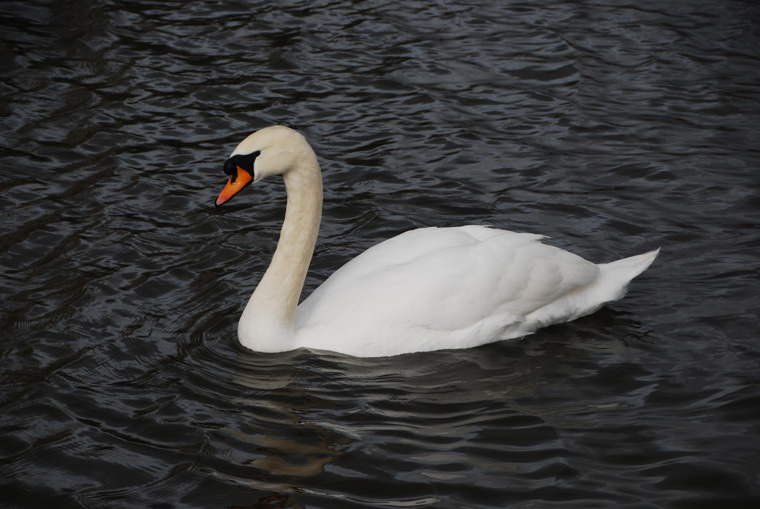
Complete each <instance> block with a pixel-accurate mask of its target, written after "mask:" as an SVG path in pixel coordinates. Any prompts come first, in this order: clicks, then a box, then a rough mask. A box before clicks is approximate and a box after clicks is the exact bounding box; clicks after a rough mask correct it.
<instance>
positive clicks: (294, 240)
mask: <svg viewBox="0 0 760 509" xmlns="http://www.w3.org/2000/svg"><path fill="white" fill-rule="evenodd" d="M283 178H284V179H285V190H286V192H287V195H288V201H287V206H286V209H285V221H284V222H283V224H282V230H281V231H280V240H279V241H278V243H277V249H276V250H275V252H274V256H273V257H272V263H271V264H270V265H269V268H268V269H267V271H266V273H264V276H263V277H262V278H261V281H260V282H259V285H258V286H257V287H256V291H254V292H253V295H252V296H251V299H250V300H249V301H248V304H247V305H246V307H245V310H244V311H243V315H242V317H241V318H240V323H239V324H238V336H239V338H240V342H241V343H242V344H243V345H244V346H247V347H249V348H251V349H253V350H255V351H259V352H279V351H283V350H289V349H292V348H296V347H297V345H295V316H296V308H297V307H298V299H299V296H300V295H301V290H302V289H303V283H304V280H305V279H306V272H307V271H308V269H309V263H310V262H311V256H312V254H313V253H314V245H315V244H316V242H317V235H318V233H319V222H320V220H321V218H322V176H321V173H320V171H319V163H318V162H317V158H316V156H315V155H314V153H313V151H311V150H309V151H308V153H304V154H303V157H301V158H300V161H299V164H298V166H295V167H294V168H293V169H291V170H290V171H288V172H286V173H285V174H284V175H283Z"/></svg>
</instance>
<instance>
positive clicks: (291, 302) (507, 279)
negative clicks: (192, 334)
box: [217, 126, 659, 357]
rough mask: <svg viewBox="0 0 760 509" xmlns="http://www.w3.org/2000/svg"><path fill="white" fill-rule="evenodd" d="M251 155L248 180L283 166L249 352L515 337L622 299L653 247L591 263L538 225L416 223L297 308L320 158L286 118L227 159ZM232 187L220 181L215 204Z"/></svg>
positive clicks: (375, 351) (394, 350)
mask: <svg viewBox="0 0 760 509" xmlns="http://www.w3.org/2000/svg"><path fill="white" fill-rule="evenodd" d="M249 155H252V158H253V161H252V164H253V168H252V169H253V176H252V180H253V181H254V182H255V181H258V180H259V179H261V178H262V177H264V176H267V175H273V174H282V175H283V177H284V179H285V185H286V189H287V192H288V205H287V209H286V217H285V222H284V224H283V228H282V233H281V235H280V241H279V243H278V246H277V250H276V252H275V255H274V257H273V259H272V263H271V265H270V267H269V269H268V270H267V272H266V274H265V275H264V277H263V278H262V280H261V282H260V283H259V285H258V287H257V288H256V291H255V292H254V294H253V295H252V296H251V299H250V301H249V302H248V305H247V306H246V309H245V310H244V312H243V315H242V317H241V320H240V323H239V325H238V336H239V339H240V341H241V343H242V344H243V345H244V346H246V347H248V348H250V349H252V350H256V351H266V352H275V351H286V350H291V349H295V348H299V347H307V348H314V349H322V350H332V351H336V352H341V353H345V354H349V355H354V356H359V357H377V356H388V355H398V354H403V353H411V352H420V351H431V350H440V349H447V348H469V347H474V346H478V345H482V344H485V343H490V342H493V341H498V340H502V339H512V338H518V337H521V336H525V335H526V334H530V333H531V332H533V331H535V330H536V329H538V328H539V327H543V326H546V325H550V324H554V323H561V322H566V321H570V320H574V319H575V318H578V317H580V316H583V315H587V314H589V313H593V312H594V311H596V310H597V309H599V307H601V306H602V305H603V304H604V303H606V302H608V301H611V300H615V299H619V298H621V297H622V296H623V295H624V293H625V290H626V287H627V285H628V283H629V282H630V280H631V279H633V278H634V277H636V276H637V275H639V274H640V273H641V272H643V271H644V270H645V269H646V268H647V267H648V266H649V265H650V264H651V263H652V262H653V261H654V259H655V257H656V256H657V254H658V252H659V250H656V251H651V252H649V253H645V254H642V255H638V256H634V257H631V258H626V259H623V260H618V261H616V262H613V263H609V264H602V265H596V264H593V263H591V262H589V261H587V260H584V259H583V258H580V257H579V256H576V255H574V254H572V253H569V252H567V251H564V250H562V249H559V248H556V247H553V246H548V245H545V244H542V243H541V242H540V239H541V238H542V237H541V236H540V235H534V234H528V233H514V232H510V231H505V230H498V229H492V228H488V227H484V226H474V225H469V226H461V227H456V228H422V229H418V230H412V231H409V232H406V233H403V234H401V235H398V236H397V237H394V238H392V239H389V240H387V241H385V242H382V243H381V244H378V245H376V246H374V247H372V248H370V249H368V250H367V251H365V252H364V253H362V254H360V255H359V256H357V257H356V258H354V259H353V260H351V261H350V262H348V263H347V264H346V265H344V266H343V267H342V268H340V269H339V270H337V271H336V272H335V273H334V274H333V275H332V276H330V277H329V278H328V279H327V280H326V281H325V282H324V283H323V284H322V286H320V287H319V288H317V289H316V290H315V291H314V292H313V293H312V294H311V295H310V296H309V297H308V298H307V299H306V300H304V301H303V302H302V303H301V305H300V306H298V307H297V309H296V304H297V302H298V297H299V295H300V292H301V289H302V286H303V281H304V278H305V276H306V271H307V268H308V265H309V262H310V260H311V255H312V253H313V249H314V243H315V242H316V235H317V231H318V228H319V222H320V219H321V201H322V188H321V176H320V172H319V165H318V163H317V160H316V156H315V155H314V153H313V151H312V150H311V147H309V145H308V143H307V142H306V140H305V139H304V138H303V137H302V136H301V135H299V134H298V133H296V132H295V131H293V130H291V129H288V128H285V127H281V126H275V127H270V128H266V129H262V130H261V131H258V132H256V133H254V134H252V135H251V136H249V137H248V138H246V140H244V141H243V142H242V143H241V144H240V145H239V146H238V147H237V148H236V149H235V151H234V152H233V153H232V155H231V159H230V160H231V161H233V162H237V161H244V160H245V158H246V157H248V156H249ZM241 158H242V159H241ZM228 166H230V165H229V164H228V165H225V168H227V167H228ZM235 169H236V170H237V171H238V177H239V176H240V174H241V173H246V172H245V170H244V168H242V167H240V166H239V165H236V168H235ZM232 180H233V178H232V176H231V178H230V182H228V187H229V186H233V187H234V183H233V182H232ZM238 184H239V183H238ZM243 185H244V184H243ZM238 187H239V188H242V186H240V185H238ZM239 188H237V189H233V190H229V189H227V188H225V191H223V192H222V194H221V195H220V198H219V199H218V200H217V205H220V204H221V203H223V202H224V201H226V200H227V199H229V198H230V197H231V196H232V195H233V194H235V193H236V192H237V191H239ZM225 192H226V193H227V194H226V195H225Z"/></svg>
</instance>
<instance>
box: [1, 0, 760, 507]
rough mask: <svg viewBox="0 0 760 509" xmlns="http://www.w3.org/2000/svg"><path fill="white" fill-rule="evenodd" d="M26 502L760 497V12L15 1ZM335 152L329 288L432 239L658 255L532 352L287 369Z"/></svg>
mask: <svg viewBox="0 0 760 509" xmlns="http://www.w3.org/2000/svg"><path fill="white" fill-rule="evenodd" d="M0 23H1V24H2V30H1V31H0V62H1V63H2V81H1V82H0V123H1V124H0V125H1V128H0V213H1V214H2V221H1V222H0V235H1V236H2V237H1V238H2V241H1V244H0V271H1V272H0V274H2V276H1V279H0V306H2V307H1V308H0V327H2V336H1V337H2V340H1V341H0V377H1V378H0V507H2V508H22V507H23V508H26V507H33V508H40V507H57V508H78V507H87V508H96V507H97V508H131V507H134V508H174V507H177V508H180V507H183V508H184V507H188V508H274V507H277V508H354V507H431V508H502V507H520V508H523V507H524V508H527V507H531V508H534V507H562V508H584V509H585V508H596V507H636V508H640V507H673V508H681V507H683V508H700V507H710V508H712V507H731V508H740V507H752V508H755V507H760V505H758V504H760V387H759V386H758V382H760V333H759V331H760V327H758V315H759V314H760V292H759V290H760V284H759V281H758V279H760V278H759V277H758V275H759V274H760V259H759V257H758V254H759V253H760V195H759V194H758V193H759V192H760V129H759V128H760V6H758V4H757V3H756V2H754V1H739V0H727V1H714V0H711V1H690V2H667V1H649V0H641V1H638V2H627V1H615V0H600V1H596V2H587V1H580V2H565V1H556V0H544V1H536V2H525V1H520V2H512V1H505V2H490V1H452V2H440V1H433V0H425V1H409V2H390V1H380V0H377V1H343V0H335V1H332V2H322V1H319V2H311V1H310V2H306V1H302V2H296V1H284V2H242V1H220V2H211V1H208V2H143V1H127V0H123V1H106V0H103V1H94V2H93V1H78V0H69V1H42V0H38V1H20V0H19V1H6V2H2V4H0ZM271 124H286V125H289V126H291V127H294V128H296V129H298V130H300V131H301V132H302V133H303V134H304V135H306V136H307V138H308V139H309V140H310V142H311V143H312V145H313V146H314V148H315V150H316V152H317V154H318V155H319V158H320V163H321V165H322V169H323V172H324V181H325V187H326V191H325V205H324V220H323V224H322V229H321V233H320V239H319V241H318V244H317V248H316V253H315V257H314V261H313V263H312V267H311V271H310V273H309V276H308V278H307V281H306V288H305V294H308V293H309V292H311V291H312V290H313V289H314V288H316V287H317V286H318V285H319V283H320V282H321V281H323V280H324V279H325V278H326V277H327V276H328V275H329V274H331V273H332V271H334V270H335V269H336V268H337V267H339V266H340V265H341V264H343V263H345V262H346V261H348V260H350V259H351V258H353V257H354V256H356V255H357V254H358V253H360V252H361V251H362V250H364V249H366V248H367V247H369V246H371V245H373V244H375V243H377V242H379V241H381V240H384V239H386V238H389V237H391V236H393V235H395V234H398V233H400V232H403V231H406V230H408V229H411V228H415V227H422V226H451V225H459V224H467V223H476V224H489V225H493V226H495V227H498V228H505V229H511V230H516V231H528V232H535V233H542V234H545V235H547V236H549V237H550V239H549V240H548V242H550V243H552V244H554V245H557V246H560V247H563V248H566V249H569V250H571V251H573V252H575V253H577V254H579V255H582V256H584V257H586V258H588V259H591V260H593V261H596V262H606V261H611V260H614V259H617V258H621V257H624V256H629V255H634V254H637V253H640V252H644V251H647V250H650V249H654V248H657V247H662V253H661V254H660V257H659V258H658V260H657V261H656V262H655V263H654V265H653V266H652V267H651V268H650V269H649V270H648V271H647V272H645V273H644V274H642V275H641V276H640V277H639V278H637V279H636V280H634V282H633V284H632V285H631V287H630V289H629V292H628V295H627V296H626V297H625V299H623V300H620V301H618V302H615V303H612V304H611V305H609V306H608V307H606V308H604V309H602V310H601V311H599V312H597V313H596V314H594V315H592V316H589V317H586V318H583V319H581V320H578V321H576V322H573V323H571V324H566V325H558V326H553V327H550V328H547V329H544V330H541V331H539V332H538V333H536V334H534V335H532V336H529V337H526V338H524V339H522V340H519V341H511V342H500V343H494V344H490V345H486V346H484V347H481V348H476V349H471V350H461V351H441V352H434V353H421V354H413V355H405V356H399V357H390V358H383V359H369V360H366V359H357V358H352V357H348V356H342V355H338V354H333V353H328V352H314V351H306V350H301V351H295V352H290V353H283V354H269V355H264V354H257V353H254V352H250V351H247V350H245V349H244V348H242V347H241V346H240V345H239V344H238V342H237V338H236V324H237V319H238V317H239V314H240V312H241V311H242V308H243V305H244V303H245V301H246V300H247V298H248V296H249V295H250V293H251V292H252V291H253V289H254V287H255V285H256V282H257V281H258V278H259V277H260V276H261V274H262V272H263V270H264V269H265V268H266V266H267V265H268V263H269V259H270V256H271V253H272V251H273V249H274V246H275V243H276V240H277V237H278V233H279V226H280V222H281V220H282V217H283V210H284V209H283V207H284V203H285V202H284V194H283V193H284V188H283V186H282V183H281V182H280V181H271V182H262V183H259V184H257V185H255V186H251V187H250V188H248V189H246V190H245V191H244V193H243V195H244V196H240V197H238V198H236V200H234V201H233V202H232V203H230V204H229V205H226V206H225V207H222V208H219V209H215V208H214V206H213V200H214V199H215V197H216V195H217V194H218V193H219V191H220V190H221V188H222V186H223V185H224V182H225V180H226V177H225V176H224V174H223V173H222V164H223V163H224V161H225V159H226V158H227V157H228V155H229V154H230V152H231V151H232V149H233V148H234V147H235V146H236V144H237V143H238V142H239V141H240V140H242V139H243V138H244V137H245V136H246V135H247V134H249V133H250V132H252V131H254V130H256V129H258V128H261V127H264V126H267V125H271Z"/></svg>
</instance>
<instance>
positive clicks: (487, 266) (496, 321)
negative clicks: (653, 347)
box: [296, 226, 599, 351]
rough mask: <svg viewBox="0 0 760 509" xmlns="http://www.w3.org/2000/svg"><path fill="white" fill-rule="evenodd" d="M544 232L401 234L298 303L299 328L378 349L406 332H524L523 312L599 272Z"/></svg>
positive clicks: (455, 335) (475, 340)
mask: <svg viewBox="0 0 760 509" xmlns="http://www.w3.org/2000/svg"><path fill="white" fill-rule="evenodd" d="M540 238H541V237H540V236H538V235H532V234H521V233H514V232H509V231H504V230H494V229H490V228H486V227H481V226H466V227H459V228H440V229H437V228H426V229H420V230H413V231H411V232H407V233H405V234H402V235H399V236H398V237H395V238H393V239H390V240H388V241H386V242H383V243H381V244H379V245H377V246H375V247H373V248H371V249H369V250H367V251H366V252H364V253H362V254H361V255H360V256H358V257H356V258H355V259H354V260H352V261H351V262H349V263H347V264H346V265H345V266H344V267H342V268H341V269H340V270H338V271H337V272H335V273H334V274H333V275H332V276H331V277H330V278H328V279H327V281H325V282H324V283H323V285H322V286H320V287H319V288H318V289H317V290H315V291H314V293H313V294H312V295H310V296H309V297H308V298H307V299H306V300H304V302H303V303H301V305H300V306H299V307H298V312H297V316H296V326H297V327H298V328H299V330H303V331H304V334H306V335H307V336H308V335H309V331H312V332H314V333H315V334H314V336H315V337H316V336H318V337H332V338H336V337H338V336H345V335H348V336H350V337H352V340H354V341H361V338H369V337H370V336H371V337H372V338H373V340H374V341H379V344H381V345H382V344H383V341H387V340H389V339H388V338H384V337H383V335H384V334H386V335H387V334H392V333H393V331H404V330H410V329H424V330H426V331H428V333H429V334H428V335H429V336H431V338H432V337H433V336H436V335H437V336H439V337H447V338H449V339H446V340H444V341H451V342H452V343H455V342H457V343H458V344H452V345H451V347H455V346H456V347H461V346H463V345H462V344H461V343H462V342H463V341H468V342H471V343H472V344H479V343H484V342H487V340H493V339H494V334H497V335H498V336H503V337H506V336H510V337H516V336H517V335H523V334H525V333H527V332H530V331H527V332H524V331H522V333H521V334H518V332H521V331H519V330H517V329H519V327H520V324H521V323H522V322H524V321H525V317H526V316H527V315H529V314H530V313H532V312H534V311H536V310H538V309H541V308H543V307H544V306H547V305H549V304H551V303H552V302H554V301H555V300H557V299H558V298H560V297H561V296H563V295H565V294H567V293H568V292H572V291H573V290H575V289H577V288H580V287H583V286H586V285H588V284H590V283H591V282H593V281H594V280H595V279H596V277H597V275H598V272H599V269H598V267H597V266H596V265H594V264H592V263H590V262H588V261H586V260H584V259H582V258H580V257H578V256H575V255H573V254H571V253H568V252H567V251H563V250H561V249H558V248H555V247H552V246H547V245H545V244H542V243H540V242H538V240H539V239H540ZM510 328H514V329H515V330H514V331H512V332H510V331H511V329H510ZM317 331H318V332H317ZM513 332H514V334H513V335H512V333H513ZM436 333H437V334H436ZM475 336H477V337H475ZM481 336H483V338H481ZM485 336H489V337H488V338H485ZM484 338H485V339H484ZM401 340H403V338H401ZM432 340H433V339H431V341H432ZM315 347H318V346H315ZM439 348H447V346H440V347H439ZM410 351H414V349H412V350H410Z"/></svg>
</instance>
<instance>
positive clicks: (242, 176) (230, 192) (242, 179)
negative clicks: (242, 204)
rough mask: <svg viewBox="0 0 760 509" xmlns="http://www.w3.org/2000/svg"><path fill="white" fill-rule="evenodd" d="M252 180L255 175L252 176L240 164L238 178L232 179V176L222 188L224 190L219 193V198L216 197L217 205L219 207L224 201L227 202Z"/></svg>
mask: <svg viewBox="0 0 760 509" xmlns="http://www.w3.org/2000/svg"><path fill="white" fill-rule="evenodd" d="M251 180H253V177H251V174H250V173H248V172H247V171H245V170H244V169H243V168H241V167H240V166H238V167H237V178H236V179H235V181H234V182H233V181H232V177H230V178H229V180H227V185H226V186H224V189H222V192H221V193H219V198H217V199H216V206H217V207H218V206H219V205H221V204H222V203H224V202H226V201H227V200H229V199H230V198H232V197H233V196H235V195H236V194H238V192H240V190H241V189H243V188H244V187H245V186H247V185H248V184H250V182H251Z"/></svg>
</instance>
